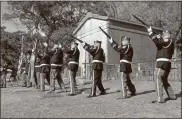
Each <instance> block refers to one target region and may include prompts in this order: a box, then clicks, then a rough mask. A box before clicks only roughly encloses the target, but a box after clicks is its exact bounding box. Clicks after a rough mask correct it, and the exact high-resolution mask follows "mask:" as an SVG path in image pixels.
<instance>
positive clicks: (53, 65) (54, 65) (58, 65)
mask: <svg viewBox="0 0 182 119" xmlns="http://www.w3.org/2000/svg"><path fill="white" fill-rule="evenodd" d="M51 66H60V67H61V66H62V64H51Z"/></svg>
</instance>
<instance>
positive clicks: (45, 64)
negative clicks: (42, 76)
mask: <svg viewBox="0 0 182 119" xmlns="http://www.w3.org/2000/svg"><path fill="white" fill-rule="evenodd" d="M38 57H39V58H40V66H41V69H40V70H41V72H42V73H46V72H49V71H50V69H49V68H50V65H49V63H50V56H49V55H48V54H46V53H45V54H44V55H43V56H40V55H38Z"/></svg>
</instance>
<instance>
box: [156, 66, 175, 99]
mask: <svg viewBox="0 0 182 119" xmlns="http://www.w3.org/2000/svg"><path fill="white" fill-rule="evenodd" d="M169 73H170V72H169V71H165V70H163V69H161V68H158V69H157V78H156V92H157V97H158V98H157V101H158V102H164V99H163V88H164V89H165V91H166V93H167V95H168V97H169V98H170V99H176V95H175V94H174V92H173V89H172V87H171V85H170V84H169V82H168V76H169Z"/></svg>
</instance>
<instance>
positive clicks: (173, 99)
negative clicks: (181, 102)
mask: <svg viewBox="0 0 182 119" xmlns="http://www.w3.org/2000/svg"><path fill="white" fill-rule="evenodd" d="M166 100H177V97H175V98H169V97H168V98H166Z"/></svg>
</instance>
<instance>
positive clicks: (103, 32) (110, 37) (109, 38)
mask: <svg viewBox="0 0 182 119" xmlns="http://www.w3.org/2000/svg"><path fill="white" fill-rule="evenodd" d="M99 28H100V30H101V31H102V32H103V33H104V34H105V35H106V36H107V37H108V38H109V39H111V36H110V35H109V34H107V33H106V32H105V31H104V30H103V29H102V28H101V27H99Z"/></svg>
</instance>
